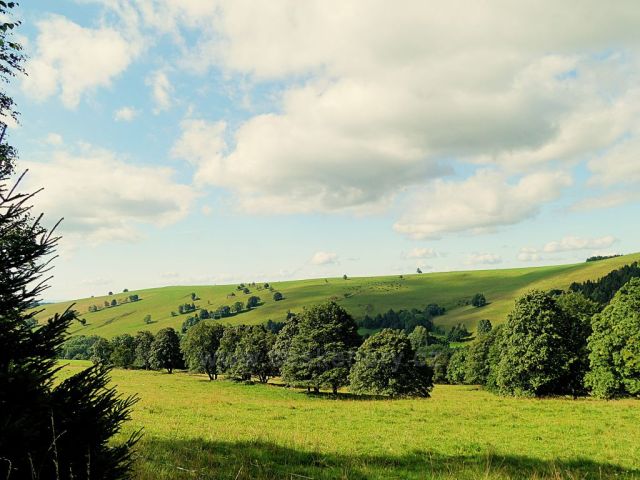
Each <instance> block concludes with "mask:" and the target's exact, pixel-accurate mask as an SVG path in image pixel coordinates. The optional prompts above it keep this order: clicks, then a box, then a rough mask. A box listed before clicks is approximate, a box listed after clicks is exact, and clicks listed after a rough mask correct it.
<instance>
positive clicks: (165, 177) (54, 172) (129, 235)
mask: <svg viewBox="0 0 640 480" xmlns="http://www.w3.org/2000/svg"><path fill="white" fill-rule="evenodd" d="M25 165H26V166H27V167H29V168H30V172H29V174H28V176H27V181H28V186H30V187H31V188H39V187H44V190H43V191H42V192H41V193H39V194H38V195H37V196H36V197H35V200H34V203H35V208H36V210H42V211H45V212H47V217H48V218H50V219H56V218H60V217H64V218H65V220H64V223H63V225H62V232H63V234H65V235H70V236H72V237H75V238H80V239H82V240H83V241H89V242H92V243H100V242H103V241H110V240H125V241H129V240H135V239H137V238H139V237H140V232H139V230H138V228H137V227H138V226H139V225H140V224H151V225H155V226H159V227H162V226H166V225H169V224H172V223H175V222H177V221H178V220H180V219H182V218H183V217H185V216H186V215H187V213H188V211H189V209H190V207H191V205H192V203H193V201H194V199H195V197H196V194H195V193H194V191H193V189H192V188H191V187H190V186H187V185H183V184H179V183H176V182H175V181H174V180H173V175H174V172H173V171H172V170H171V169H168V168H164V167H157V166H153V167H147V166H136V165H132V164H130V163H127V162H125V161H124V160H123V159H121V158H119V157H117V156H116V155H115V154H113V153H111V152H109V151H106V150H101V149H97V148H93V147H90V146H84V147H83V148H81V149H80V150H79V151H77V152H69V151H58V152H56V153H54V154H53V158H52V160H50V161H48V162H46V163H45V162H25Z"/></svg>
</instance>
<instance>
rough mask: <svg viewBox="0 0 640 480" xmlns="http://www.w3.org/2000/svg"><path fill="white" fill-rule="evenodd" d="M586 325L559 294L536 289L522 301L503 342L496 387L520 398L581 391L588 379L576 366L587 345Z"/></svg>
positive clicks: (512, 312) (519, 302)
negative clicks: (582, 336) (580, 334)
mask: <svg viewBox="0 0 640 480" xmlns="http://www.w3.org/2000/svg"><path fill="white" fill-rule="evenodd" d="M581 325H582V321H581V320H580V319H577V318H574V317H572V316H571V315H568V314H567V313H566V312H565V311H564V310H563V309H562V308H561V307H560V305H559V304H558V303H557V301H556V299H555V298H554V296H553V295H552V294H550V293H545V292H541V291H537V290H532V291H531V292H529V293H526V294H525V295H523V296H522V297H520V298H519V299H517V300H516V303H515V306H514V308H513V310H512V311H511V313H509V315H508V316H507V321H506V323H505V324H504V327H503V332H502V335H501V339H500V360H499V363H498V365H497V367H496V385H497V388H498V390H499V392H500V393H503V394H509V395H518V396H541V395H548V394H564V393H570V394H573V395H576V394H577V393H578V391H577V388H576V387H577V386H578V385H580V384H581V383H582V378H574V376H575V375H576V370H575V369H574V368H573V365H576V364H580V363H584V361H583V359H581V358H580V356H581V355H583V352H584V346H581V345H579V344H578V342H576V340H575V338H576V337H577V334H576V331H577V330H579V329H580V327H581Z"/></svg>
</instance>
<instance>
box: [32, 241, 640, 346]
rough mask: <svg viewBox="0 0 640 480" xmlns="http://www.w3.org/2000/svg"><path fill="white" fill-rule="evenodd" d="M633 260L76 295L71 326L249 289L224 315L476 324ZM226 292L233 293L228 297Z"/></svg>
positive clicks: (155, 326)
mask: <svg viewBox="0 0 640 480" xmlns="http://www.w3.org/2000/svg"><path fill="white" fill-rule="evenodd" d="M639 260H640V253H638V254H632V255H626V256H623V257H617V258H613V259H608V260H603V261H599V262H590V263H580V264H574V265H560V266H551V267H537V268H517V269H508V270H483V271H469V272H448V273H431V274H420V275H404V277H403V278H400V277H399V276H398V275H394V276H385V277H359V278H350V279H348V280H343V279H342V278H328V279H324V278H322V279H313V280H296V281H289V282H277V283H273V284H272V285H273V286H274V287H275V289H276V290H277V291H280V292H281V293H282V294H283V295H284V297H285V299H284V300H282V301H279V302H275V301H273V299H272V295H273V294H272V293H271V292H269V291H268V290H258V289H257V288H253V287H250V289H251V293H250V294H249V295H245V294H243V293H242V292H239V291H237V290H236V288H235V287H236V286H235V285H220V286H207V285H199V286H186V287H185V286H179V287H163V288H152V289H146V290H138V291H135V292H134V291H132V292H128V293H126V294H125V293H119V294H116V295H114V296H111V297H106V296H105V297H95V298H85V299H81V300H76V301H75V304H76V305H75V308H76V309H77V310H78V311H79V312H81V313H82V315H83V317H84V319H85V320H86V325H85V326H80V325H76V326H74V328H73V333H78V334H80V333H81V334H86V335H92V334H96V335H101V336H104V337H112V336H114V335H117V334H120V333H131V334H135V333H136V332H137V331H138V330H143V329H148V330H151V331H154V332H155V331H157V330H159V329H161V328H164V327H167V326H172V327H180V325H181V324H182V322H183V321H184V319H185V318H186V317H187V315H180V316H177V317H172V316H171V311H176V312H177V310H178V305H179V304H182V303H186V302H191V293H192V292H194V293H196V294H197V295H198V296H199V297H200V300H198V301H197V302H195V303H196V305H197V306H198V307H199V308H206V309H208V310H215V309H216V308H217V307H219V306H220V305H231V304H233V303H234V302H235V301H237V300H241V301H243V302H246V300H247V298H248V297H249V296H250V295H257V296H259V297H260V298H261V299H262V301H263V302H264V303H263V304H262V305H260V306H259V307H258V308H256V309H254V310H251V311H248V312H243V313H240V314H238V315H235V316H233V317H229V318H225V319H224V320H222V321H223V322H225V323H231V324H238V323H246V324H256V323H262V322H266V321H267V320H268V319H272V320H274V321H279V320H283V319H284V318H285V315H286V312H287V310H291V311H294V312H296V311H300V310H301V309H302V307H303V306H305V305H311V304H315V303H320V302H323V301H326V300H328V299H334V300H337V301H338V302H339V303H340V304H342V305H343V306H344V307H345V308H346V309H347V310H348V311H349V312H350V313H351V314H352V315H353V316H354V317H355V318H362V317H364V315H365V314H366V313H369V314H370V315H372V314H373V315H375V314H376V313H380V312H383V311H386V310H388V309H389V308H393V309H401V308H413V307H416V308H424V307H425V306H426V305H427V304H429V303H437V304H439V305H443V306H445V307H446V308H447V311H448V313H447V314H446V315H444V316H442V317H438V319H437V322H436V323H439V324H442V325H445V326H450V325H454V324H456V323H460V322H462V323H464V324H466V325H467V326H468V327H469V328H471V329H474V328H475V324H476V322H477V321H478V320H480V319H482V318H488V319H490V320H491V321H492V322H494V323H501V322H502V321H504V318H505V316H506V314H507V312H508V311H509V310H510V308H511V306H512V304H513V300H514V299H515V298H516V297H517V296H518V295H519V294H521V293H522V292H524V291H526V290H528V289H531V288H541V289H550V288H566V287H567V286H568V285H569V284H571V283H572V282H574V281H584V280H587V279H592V280H596V279H598V278H600V277H602V276H603V275H605V274H606V273H608V272H610V271H611V270H613V269H616V268H619V267H620V266H622V265H626V264H629V263H632V262H634V261H639ZM232 292H234V293H235V294H236V296H235V297H231V298H228V297H227V295H228V294H230V293H232ZM478 292H482V293H484V294H485V295H486V297H487V300H488V301H489V302H490V303H489V305H487V306H485V307H482V308H474V307H471V306H460V305H459V302H460V301H461V300H465V299H468V298H469V297H471V296H472V295H473V294H475V293H478ZM130 294H138V295H139V296H140V298H141V300H140V301H138V302H135V303H128V304H124V305H119V306H117V307H111V308H105V309H103V310H101V311H98V312H94V313H88V308H89V306H90V305H94V304H95V305H103V304H104V302H105V300H106V301H110V300H112V299H113V298H116V299H121V298H125V297H126V296H128V295H130ZM71 303H72V302H63V303H58V304H50V305H46V306H45V307H44V311H43V312H42V313H41V314H39V316H38V319H44V318H47V317H48V316H50V315H52V314H53V313H55V312H60V311H62V310H63V309H64V308H66V307H67V306H68V305H70V304H71ZM147 314H149V315H151V318H152V320H153V323H151V324H148V325H147V324H145V323H144V317H145V315H147Z"/></svg>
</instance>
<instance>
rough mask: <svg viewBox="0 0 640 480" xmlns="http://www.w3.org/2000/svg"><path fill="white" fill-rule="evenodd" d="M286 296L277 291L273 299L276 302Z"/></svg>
mask: <svg viewBox="0 0 640 480" xmlns="http://www.w3.org/2000/svg"><path fill="white" fill-rule="evenodd" d="M283 298H284V295H282V294H281V293H280V292H276V293H274V294H273V299H274V300H275V301H276V302H279V301H280V300H282V299H283Z"/></svg>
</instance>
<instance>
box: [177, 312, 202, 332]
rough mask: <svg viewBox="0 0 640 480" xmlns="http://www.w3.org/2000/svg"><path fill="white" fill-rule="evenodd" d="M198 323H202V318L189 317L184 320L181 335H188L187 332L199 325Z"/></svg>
mask: <svg viewBox="0 0 640 480" xmlns="http://www.w3.org/2000/svg"><path fill="white" fill-rule="evenodd" d="M198 323H200V317H198V316H197V315H193V316H190V317H187V318H186V319H185V320H184V322H182V326H181V327H180V333H182V334H183V335H184V334H185V333H187V331H188V330H189V329H190V328H191V327H193V326H194V325H197V324H198Z"/></svg>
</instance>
